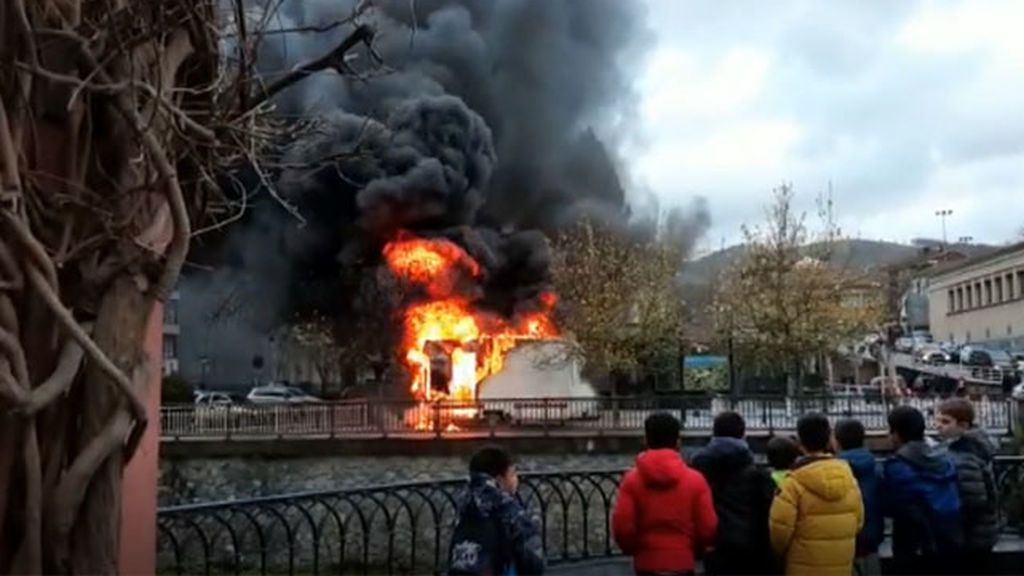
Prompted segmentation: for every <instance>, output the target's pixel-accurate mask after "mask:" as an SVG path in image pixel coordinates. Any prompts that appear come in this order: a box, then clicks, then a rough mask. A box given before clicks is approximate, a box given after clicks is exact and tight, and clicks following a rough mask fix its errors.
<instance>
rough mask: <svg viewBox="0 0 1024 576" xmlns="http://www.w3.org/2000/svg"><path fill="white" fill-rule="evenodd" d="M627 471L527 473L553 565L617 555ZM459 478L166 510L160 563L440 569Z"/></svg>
mask: <svg viewBox="0 0 1024 576" xmlns="http://www.w3.org/2000/svg"><path fill="white" fill-rule="evenodd" d="M621 476H622V471H621V470H602V471H587V472H571V473H538V474H524V475H522V477H521V480H520V495H521V497H522V498H523V500H524V502H525V504H526V505H527V507H528V508H529V510H530V511H531V513H532V514H533V515H534V516H535V519H536V521H537V522H538V524H539V525H540V527H541V533H542V535H543V543H544V549H545V554H546V556H547V558H548V561H549V562H550V563H551V564H559V563H571V562H579V561H583V560H589V559H595V558H606V557H612V556H617V555H619V553H620V552H619V550H618V548H617V547H616V546H615V544H614V542H613V541H612V538H611V533H610V529H609V525H610V520H611V511H612V506H613V503H614V500H615V493H616V490H617V488H618V484H619V480H620V479H621ZM996 476H997V483H998V487H999V493H1000V495H1001V499H1000V504H1001V522H1002V525H1003V528H1004V531H1005V532H1006V533H1008V534H1016V535H1021V533H1022V532H1021V531H1022V524H1024V520H1022V514H1024V458H1021V457H1003V458H999V459H998V460H997V462H996ZM464 486H465V483H464V482H463V481H460V480H452V481H444V482H419V483H410V484H395V485H388V486H377V487H372V488H362V489H355V490H338V491H326V492H311V493H304V494H292V495H287V496H278V497H271V498H258V499H252V500H239V501H235V502H221V503H213V504H198V505H188V506H175V507H171V508H164V509H161V510H160V513H159V523H158V526H159V535H158V569H159V571H160V572H161V573H176V574H215V573H216V574H255V573H259V574H297V573H298V574H326V573H331V574H441V573H444V571H445V569H446V561H447V551H448V542H449V539H450V537H451V531H452V529H453V527H454V523H455V520H456V505H457V504H456V502H457V499H458V494H459V493H460V491H461V490H463V489H464Z"/></svg>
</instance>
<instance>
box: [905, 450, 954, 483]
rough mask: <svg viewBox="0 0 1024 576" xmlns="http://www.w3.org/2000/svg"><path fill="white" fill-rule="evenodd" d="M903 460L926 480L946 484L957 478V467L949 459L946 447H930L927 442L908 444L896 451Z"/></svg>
mask: <svg viewBox="0 0 1024 576" xmlns="http://www.w3.org/2000/svg"><path fill="white" fill-rule="evenodd" d="M896 457H897V458H901V459H903V460H904V461H906V462H907V463H909V464H910V465H911V466H913V467H914V469H915V470H917V472H918V474H920V475H921V477H922V478H924V479H925V480H929V481H932V482H945V481H948V480H950V479H955V478H956V466H955V465H954V464H953V461H952V460H951V459H950V458H949V452H948V451H947V450H946V447H945V446H941V445H939V446H930V445H928V444H927V443H925V442H908V443H906V444H904V445H903V446H900V448H899V450H897V451H896Z"/></svg>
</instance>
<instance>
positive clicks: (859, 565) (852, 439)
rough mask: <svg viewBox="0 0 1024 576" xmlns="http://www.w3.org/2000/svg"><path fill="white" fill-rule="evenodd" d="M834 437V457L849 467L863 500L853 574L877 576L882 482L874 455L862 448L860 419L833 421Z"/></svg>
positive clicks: (882, 524) (880, 568)
mask: <svg viewBox="0 0 1024 576" xmlns="http://www.w3.org/2000/svg"><path fill="white" fill-rule="evenodd" d="M833 436H834V437H835V444H836V446H835V448H836V452H837V455H838V456H839V458H840V459H842V460H846V462H847V463H848V464H849V465H850V469H851V470H852V471H853V476H854V478H856V479H857V486H858V487H860V495H861V499H862V500H863V501H864V528H863V529H861V531H860V534H858V535H857V553H856V554H857V555H856V557H855V559H854V566H855V568H856V573H857V574H858V575H859V576H877V575H879V574H881V573H882V565H881V563H880V562H879V560H878V546H879V544H881V543H882V538H883V536H884V534H885V525H884V524H885V520H884V518H882V502H881V500H880V495H879V493H878V490H879V486H880V485H881V483H882V478H881V475H880V470H879V466H878V463H877V462H876V461H875V455H874V454H872V453H871V451H870V450H868V449H867V448H865V447H864V425H863V424H861V423H860V421H859V420H853V419H847V420H840V421H839V422H836V427H835V430H834V431H833Z"/></svg>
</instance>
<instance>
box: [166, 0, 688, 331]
mask: <svg viewBox="0 0 1024 576" xmlns="http://www.w3.org/2000/svg"><path fill="white" fill-rule="evenodd" d="M365 3H366V0H358V1H357V0H340V1H339V0H330V1H328V0H285V1H284V2H283V3H281V4H280V8H279V11H278V12H277V13H275V14H274V17H273V18H272V19H271V22H274V24H273V25H272V26H271V27H272V28H281V29H292V28H309V27H318V28H326V27H329V25H330V24H331V23H333V22H336V21H338V20H341V19H344V18H346V17H347V16H349V15H350V14H352V13H353V12H354V11H356V10H357V9H359V8H360V6H362V5H363V4H365ZM371 4H372V7H371V8H370V9H369V10H365V11H362V12H361V14H362V16H361V17H362V18H363V19H364V20H365V21H367V22H369V23H370V24H372V25H373V26H374V28H375V29H376V30H377V38H376V41H375V48H376V49H377V51H378V52H379V54H380V56H381V57H382V59H383V61H384V62H385V63H386V66H387V67H386V69H384V70H380V69H376V68H373V67H371V66H369V62H370V60H371V59H370V58H369V57H368V54H366V53H365V51H364V52H357V53H356V58H355V59H354V60H353V61H352V62H350V64H351V66H352V67H353V69H354V71H355V72H356V73H358V74H361V75H363V77H361V78H360V79H358V80H353V79H351V78H343V77H341V76H339V75H337V74H333V73H330V72H324V73H320V74H317V75H314V76H311V77H309V78H308V79H306V80H304V81H302V82H300V83H298V84H296V85H295V86H293V87H292V88H289V89H288V90H286V91H284V92H282V93H281V94H279V95H278V97H277V98H276V104H277V106H278V110H279V112H280V113H281V115H282V116H283V117H289V116H293V115H294V116H301V117H310V116H314V117H317V118H319V119H320V126H319V129H318V130H316V131H314V132H313V133H312V134H310V136H308V137H306V138H304V139H303V140H301V141H299V142H297V143H295V144H294V145H292V146H291V147H290V148H289V149H288V150H287V151H286V153H285V154H284V162H283V166H284V167H285V168H284V169H283V170H282V171H281V172H280V174H279V175H278V176H279V177H278V178H277V181H276V182H275V184H276V186H275V188H276V190H277V191H278V194H279V195H280V197H281V198H283V200H284V201H285V202H287V203H288V204H290V205H291V206H292V207H293V209H294V211H296V212H298V214H300V215H301V217H302V219H303V221H302V222H300V221H298V220H297V219H296V218H295V217H294V216H293V215H292V214H291V213H290V212H289V210H284V209H282V207H281V206H280V204H279V203H278V202H277V201H276V200H273V199H271V198H269V197H267V195H262V196H261V197H260V198H259V200H258V201H257V202H255V203H254V204H253V205H252V206H250V211H249V214H248V215H247V216H246V217H245V219H244V220H243V222H242V223H241V224H240V225H238V226H235V227H234V228H233V229H231V231H230V233H229V234H228V237H227V238H226V239H225V240H223V241H221V242H217V243H213V245H211V246H209V247H207V248H206V249H205V250H203V249H201V250H200V257H201V258H203V259H204V260H207V261H209V262H210V263H211V264H215V265H216V266H217V268H218V269H219V270H220V271H218V272H217V273H216V274H214V275H197V276H195V277H194V278H192V279H190V280H189V281H190V282H191V283H192V285H193V287H194V288H197V289H192V290H189V291H188V292H189V293H196V292H203V295H202V296H196V300H195V302H196V305H195V308H196V309H195V310H193V311H192V314H193V315H203V314H206V315H208V313H209V310H210V309H216V308H217V305H216V304H215V302H216V301H217V296H216V295H217V294H221V293H224V292H225V291H227V288H226V286H229V285H238V284H240V283H242V284H245V285H246V286H251V287H252V288H251V291H252V297H251V298H247V299H246V298H243V300H249V301H251V302H254V303H256V305H257V307H259V308H261V309H262V311H261V312H260V313H259V314H256V315H255V317H257V318H258V319H259V320H260V322H259V324H264V327H269V326H272V325H273V324H274V323H275V322H281V321H282V320H284V321H287V320H289V319H292V318H294V317H304V316H309V315H311V314H314V313H315V314H320V315H327V316H329V317H332V318H339V319H344V318H347V317H351V316H353V315H355V314H356V312H357V311H354V310H353V307H352V306H353V305H352V302H353V301H356V300H358V299H357V298H356V297H355V294H356V293H358V292H359V291H360V290H363V287H365V285H366V281H365V279H366V278H367V276H372V271H373V270H374V269H375V267H376V266H377V265H378V263H379V255H380V250H381V247H382V246H383V244H384V243H385V242H386V241H387V240H389V239H390V238H392V237H393V236H394V234H395V233H396V232H397V231H398V230H409V231H412V232H414V233H418V234H421V235H425V236H444V237H447V238H449V239H451V240H453V241H455V242H457V243H458V244H459V245H461V246H462V247H464V248H465V249H466V250H467V251H468V252H469V253H470V254H471V255H472V256H473V257H474V258H476V259H477V260H478V261H479V262H480V263H481V266H482V268H483V269H484V271H485V274H484V280H483V282H484V285H483V287H482V288H483V290H482V292H483V294H484V302H483V304H484V305H486V306H488V307H491V308H493V309H495V310H496V311H499V312H501V313H504V314H512V313H514V312H515V311H516V310H517V309H518V308H520V307H523V306H530V305H531V302H532V300H533V299H535V298H536V297H537V296H538V294H539V293H540V292H541V291H542V290H543V289H544V288H545V287H546V286H547V285H548V284H549V268H550V259H551V254H550V249H549V247H548V242H547V241H546V237H550V236H552V235H553V234H556V233H557V232H558V231H559V230H562V229H564V227H565V226H567V225H569V224H571V223H572V222H574V221H577V220H578V219H579V218H582V217H588V218H591V219H594V220H597V221H599V222H600V223H603V224H605V225H606V226H608V227H610V228H612V229H614V230H619V231H622V232H623V233H629V234H641V235H645V234H646V235H650V234H654V233H655V231H656V230H659V229H660V230H663V231H664V230H667V231H669V232H670V233H671V237H672V238H675V239H676V240H677V241H678V242H680V243H684V244H685V245H686V248H688V247H689V245H691V244H692V242H693V240H694V237H695V236H698V235H699V234H700V233H702V232H703V230H704V229H706V226H707V224H708V221H707V212H706V206H705V205H703V204H700V203H698V204H696V205H695V207H694V208H693V209H690V210H688V211H687V212H673V213H672V214H670V216H669V217H668V218H665V217H663V216H661V215H660V213H661V212H662V211H659V210H655V211H654V212H653V213H652V212H651V211H650V210H648V211H647V212H646V213H643V212H644V211H643V210H639V211H635V210H631V208H630V203H629V202H628V201H627V196H626V192H625V188H624V186H623V183H622V182H623V178H622V177H621V176H622V165H621V158H619V157H618V153H617V151H618V150H619V148H620V145H621V144H622V143H623V139H625V138H628V137H630V136H631V135H632V133H633V130H632V122H633V103H634V102H635V94H634V93H633V91H632V87H631V85H632V82H633V80H634V78H635V76H636V75H637V74H638V73H639V71H640V68H641V64H642V58H641V57H642V55H643V53H644V51H645V49H646V48H647V47H648V45H649V43H650V42H649V40H648V38H649V32H648V30H647V29H646V28H645V25H644V18H645V15H644V13H643V9H642V5H641V3H640V2H639V1H638V0H558V1H555V0H477V1H473V0H414V1H411V2H410V0H374V1H373V2H372V3H371ZM277 5H278V0H273V1H269V2H268V3H267V4H266V5H265V6H264V5H262V4H261V5H254V6H253V15H252V16H253V17H259V16H260V14H262V13H261V11H260V10H261V9H265V8H266V6H277ZM350 29H351V28H350V27H346V26H338V27H335V28H333V29H332V30H331V31H329V32H327V33H288V34H276V35H271V36H267V37H266V38H264V40H263V41H262V43H261V45H260V50H259V54H258V66H259V68H260V70H261V73H262V74H263V75H264V76H265V77H266V79H267V80H268V81H270V80H272V79H273V78H274V76H275V75H278V74H280V73H281V72H282V71H286V70H288V69H290V68H293V67H294V66H296V65H297V64H299V63H301V62H303V61H307V60H310V59H312V58H316V57H318V56H320V55H322V54H323V53H325V52H327V51H329V50H330V49H331V48H333V47H334V46H336V45H337V44H338V43H339V42H340V41H341V40H342V39H343V38H344V37H345V35H346V34H347V33H348V32H349V31H350ZM252 184H254V183H253V182H249V183H247V184H244V185H252ZM240 278H244V279H246V280H245V282H240V280H239V279H240ZM211 295H213V296H211ZM206 300H209V302H206ZM183 301H184V298H183ZM200 302H203V303H204V304H203V305H200V304H199V303H200ZM183 303H185V302H183ZM185 304H186V305H188V304H187V303H185Z"/></svg>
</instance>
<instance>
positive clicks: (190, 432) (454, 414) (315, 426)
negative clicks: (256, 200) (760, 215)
mask: <svg viewBox="0 0 1024 576" xmlns="http://www.w3.org/2000/svg"><path fill="white" fill-rule="evenodd" d="M940 401H941V399H939V398H900V399H888V398H883V397H881V396H876V397H871V396H804V397H800V398H781V397H768V396H759V397H749V396H748V397H739V398H730V397H723V396H703V397H691V396H686V397H681V396H672V397H666V396H659V397H622V398H613V397H599V398H535V399H526V398H509V399H495V400H490V399H488V400H478V401H472V402H457V401H442V402H434V403H418V402H416V401H413V400H407V399H402V400H388V399H372V400H356V401H343V402H318V403H312V404H296V405H288V404H285V405H266V404H236V405H226V406H193V405H183V406H165V407H163V408H161V413H160V424H161V434H162V435H163V437H164V438H171V439H179V440H180V439H185V440H187V439H204V438H216V439H231V438H233V437H275V438H288V437H302V438H305V437H381V436H403V435H436V436H449V437H459V436H466V435H474V434H476V435H479V434H486V435H494V436H499V435H502V434H524V433H536V434H559V433H566V434H571V433H581V432H591V433H594V434H605V433H609V434H613V433H639V432H641V431H642V430H643V423H644V420H645V419H646V418H647V416H648V415H650V414H652V413H654V412H656V411H661V410H667V411H670V412H673V413H675V414H677V415H678V416H679V418H680V420H682V422H683V424H684V429H685V430H687V431H688V432H694V433H706V432H709V431H710V430H711V427H712V422H713V420H714V417H715V415H716V414H718V413H720V412H723V411H725V410H735V411H737V412H739V413H741V414H742V415H743V416H744V418H745V419H746V421H747V427H748V429H749V430H751V431H752V432H755V433H769V432H771V431H774V430H792V429H794V428H795V426H796V420H797V419H798V418H799V417H800V415H801V414H804V413H807V412H812V411H814V412H822V413H824V414H826V415H828V416H829V417H830V418H831V419H833V420H837V419H840V418H858V419H860V420H861V421H862V422H863V423H864V426H865V428H867V429H868V430H869V431H870V432H874V433H881V432H884V431H886V430H887V428H888V426H887V422H886V418H887V415H888V413H889V410H891V409H892V407H893V406H896V405H900V404H904V405H912V406H915V407H917V408H919V409H921V410H922V411H924V412H925V414H926V416H927V417H928V418H927V420H928V422H929V425H930V426H931V425H932V418H931V416H932V415H933V414H934V409H935V406H936V405H937V404H938V402H940ZM974 405H975V410H976V412H977V419H978V424H979V426H982V427H984V428H986V429H987V430H988V431H989V432H991V433H993V434H1006V433H1008V432H1009V431H1010V430H1011V429H1012V427H1013V426H1014V422H1015V421H1016V420H1017V417H1016V416H1015V414H1016V413H1017V409H1018V405H1017V403H1016V402H1015V401H1012V400H1008V399H1001V398H989V397H987V396H985V397H981V398H978V399H975V400H974Z"/></svg>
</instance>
